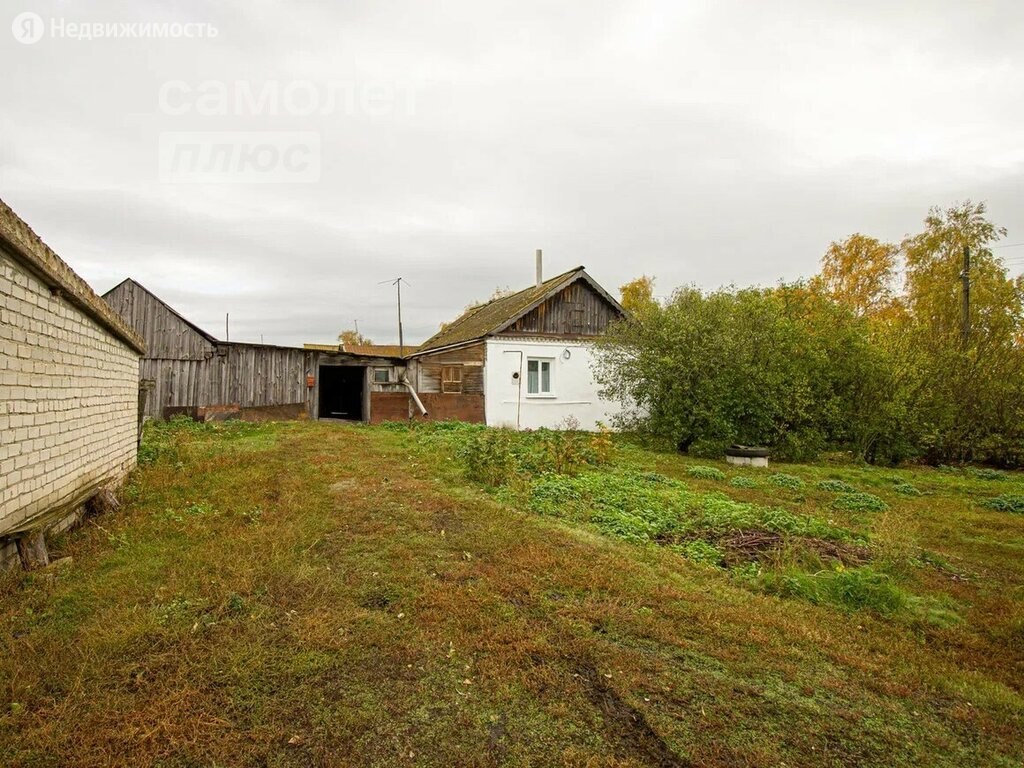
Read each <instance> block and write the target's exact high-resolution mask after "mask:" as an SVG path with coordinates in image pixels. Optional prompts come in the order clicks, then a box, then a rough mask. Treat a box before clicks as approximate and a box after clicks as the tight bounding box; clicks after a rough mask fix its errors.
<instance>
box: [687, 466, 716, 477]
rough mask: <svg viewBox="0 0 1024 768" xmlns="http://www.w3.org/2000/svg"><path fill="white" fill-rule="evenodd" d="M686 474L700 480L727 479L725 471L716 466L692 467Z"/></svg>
mask: <svg viewBox="0 0 1024 768" xmlns="http://www.w3.org/2000/svg"><path fill="white" fill-rule="evenodd" d="M686 474H688V475H689V476H690V477H695V478H697V479H698V480H725V472H723V471H722V470H720V469H717V468H715V467H701V466H696V467H690V468H689V469H687V470H686Z"/></svg>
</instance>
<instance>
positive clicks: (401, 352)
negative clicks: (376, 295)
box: [377, 277, 409, 357]
mask: <svg viewBox="0 0 1024 768" xmlns="http://www.w3.org/2000/svg"><path fill="white" fill-rule="evenodd" d="M404 279H405V278H402V277H396V278H395V279H394V280H381V281H380V282H379V283H377V285H384V283H391V284H392V285H393V286H395V287H396V288H397V289H398V354H399V356H400V357H405V338H404V337H403V336H402V280H404ZM408 284H409V283H406V285H408Z"/></svg>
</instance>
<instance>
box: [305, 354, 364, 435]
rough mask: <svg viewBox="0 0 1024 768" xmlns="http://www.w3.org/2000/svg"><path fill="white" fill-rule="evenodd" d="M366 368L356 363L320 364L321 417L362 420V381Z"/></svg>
mask: <svg viewBox="0 0 1024 768" xmlns="http://www.w3.org/2000/svg"><path fill="white" fill-rule="evenodd" d="M365 379H366V368H365V367H363V366H358V365H321V366H320V402H319V406H320V408H319V410H318V411H317V416H318V417H319V418H321V419H349V420H350V421H362V420H363V382H364V381H365Z"/></svg>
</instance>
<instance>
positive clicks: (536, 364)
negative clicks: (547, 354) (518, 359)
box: [526, 357, 554, 395]
mask: <svg viewBox="0 0 1024 768" xmlns="http://www.w3.org/2000/svg"><path fill="white" fill-rule="evenodd" d="M553 362H554V360H551V359H545V358H538V357H531V358H529V359H528V360H527V361H526V394H528V395H550V394H552V390H551V367H552V363H553Z"/></svg>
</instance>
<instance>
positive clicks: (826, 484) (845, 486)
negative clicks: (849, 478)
mask: <svg viewBox="0 0 1024 768" xmlns="http://www.w3.org/2000/svg"><path fill="white" fill-rule="evenodd" d="M817 488H818V490H821V491H828V492H829V493H856V492H857V489H856V488H854V487H853V486H852V485H850V484H849V483H847V482H844V481H843V480H822V481H821V482H819V483H818V485H817Z"/></svg>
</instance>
